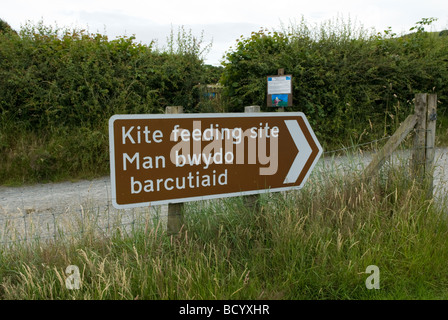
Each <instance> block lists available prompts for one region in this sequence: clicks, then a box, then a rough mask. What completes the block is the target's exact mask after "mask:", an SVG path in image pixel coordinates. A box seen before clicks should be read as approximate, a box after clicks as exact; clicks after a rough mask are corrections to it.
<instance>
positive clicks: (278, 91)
mask: <svg viewBox="0 0 448 320" xmlns="http://www.w3.org/2000/svg"><path fill="white" fill-rule="evenodd" d="M267 86H268V88H267V91H268V94H267V97H268V98H267V106H268V107H278V108H283V107H291V106H292V75H277V76H268V77H267Z"/></svg>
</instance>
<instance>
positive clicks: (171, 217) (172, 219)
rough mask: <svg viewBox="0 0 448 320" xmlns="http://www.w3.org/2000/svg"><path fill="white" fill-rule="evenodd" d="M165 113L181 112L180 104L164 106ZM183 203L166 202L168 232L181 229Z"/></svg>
mask: <svg viewBox="0 0 448 320" xmlns="http://www.w3.org/2000/svg"><path fill="white" fill-rule="evenodd" d="M165 113H166V114H178V113H183V107H182V106H175V107H166V109H165ZM183 211H184V203H182V202H181V203H169V204H168V220H167V224H166V229H167V232H168V234H170V235H172V234H177V233H179V231H180V230H181V229H182V226H183V225H184V216H183Z"/></svg>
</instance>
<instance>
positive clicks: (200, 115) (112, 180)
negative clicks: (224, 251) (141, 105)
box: [109, 112, 323, 209]
mask: <svg viewBox="0 0 448 320" xmlns="http://www.w3.org/2000/svg"><path fill="white" fill-rule="evenodd" d="M287 116H291V117H301V118H302V119H303V121H304V122H305V125H306V126H307V128H308V131H309V132H310V134H311V136H312V138H313V140H314V142H315V143H316V146H317V148H318V149H319V151H318V154H317V156H316V158H315V160H314V161H313V163H312V164H311V167H310V168H309V170H308V172H307V174H306V175H305V177H304V178H303V180H302V183H301V184H300V185H299V186H291V187H281V188H273V189H261V190H252V191H241V192H231V193H220V194H213V195H207V196H196V197H186V198H179V199H169V200H160V201H153V202H139V203H132V204H126V205H121V204H118V203H117V190H116V186H115V183H116V177H115V157H114V155H115V145H114V122H115V120H132V119H188V118H195V119H200V118H259V117H268V118H272V117H287ZM322 152H323V150H322V146H321V145H320V143H319V141H318V140H317V138H316V135H315V134H314V131H313V130H312V129H311V126H310V124H309V122H308V119H307V118H306V116H305V114H304V113H303V112H281V113H274V112H259V113H178V114H118V115H113V116H112V117H110V119H109V159H110V161H109V162H110V184H111V198H112V205H113V206H114V207H115V208H116V209H131V208H138V207H148V206H149V205H151V206H156V205H163V204H170V203H179V202H190V201H201V200H209V199H219V198H229V197H238V196H248V195H253V194H262V193H268V192H281V191H288V190H299V189H301V188H303V185H304V184H305V182H306V181H307V180H308V177H309V175H310V174H311V171H313V169H314V166H315V165H316V163H317V161H318V160H319V158H320V156H321V155H322Z"/></svg>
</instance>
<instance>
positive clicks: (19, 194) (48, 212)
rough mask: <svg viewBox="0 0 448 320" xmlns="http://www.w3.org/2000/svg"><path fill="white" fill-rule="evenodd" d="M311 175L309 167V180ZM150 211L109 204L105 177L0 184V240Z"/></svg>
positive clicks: (324, 164) (128, 219) (442, 187)
mask: <svg viewBox="0 0 448 320" xmlns="http://www.w3.org/2000/svg"><path fill="white" fill-rule="evenodd" d="M392 158H405V159H408V158H409V152H406V151H400V152H396V153H395V154H394V157H392ZM370 159H371V156H370V155H368V154H367V155H366V154H362V155H357V156H350V157H325V158H321V159H320V160H319V162H318V164H317V165H316V167H315V169H314V171H316V173H317V172H320V173H325V172H328V171H331V172H335V171H340V172H341V173H342V174H343V173H345V172H349V171H352V170H354V169H355V170H357V169H361V168H362V167H363V166H365V165H366V164H367V163H368V162H369V161H370ZM435 160H436V166H435V173H434V186H435V187H434V195H435V199H436V201H439V202H440V203H441V204H442V205H443V206H445V202H446V200H447V194H448V187H447V186H448V183H447V182H448V149H447V148H438V149H436V155H435ZM313 175H314V172H313V173H312V175H311V177H310V180H312V179H313ZM320 176H322V175H320ZM155 216H157V217H159V218H162V220H163V219H164V218H166V206H159V207H153V208H136V209H129V210H117V209H115V208H113V206H112V204H111V195H110V179H109V177H102V178H99V179H95V180H91V181H86V180H83V181H77V182H61V183H48V184H35V185H31V186H22V187H5V186H0V243H5V242H10V241H16V240H22V239H27V238H28V239H29V238H32V237H43V238H53V237H55V234H56V232H59V233H60V232H61V231H62V232H67V230H78V231H79V230H83V229H85V228H86V226H87V225H88V224H89V222H88V221H86V219H87V220H88V219H90V220H92V219H94V220H95V221H94V223H95V225H96V227H98V228H99V229H100V230H106V229H108V228H109V230H110V226H111V225H112V224H113V223H114V224H115V225H121V226H132V225H134V224H135V222H136V221H137V220H138V219H141V218H142V217H143V218H148V217H149V218H151V217H155ZM92 217H93V218H92ZM78 231H76V232H78Z"/></svg>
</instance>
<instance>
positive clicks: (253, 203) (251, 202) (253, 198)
mask: <svg viewBox="0 0 448 320" xmlns="http://www.w3.org/2000/svg"><path fill="white" fill-rule="evenodd" d="M244 112H245V113H254V112H260V106H247V107H244ZM259 199H260V196H259V195H258V194H251V195H248V196H245V197H244V205H245V206H246V207H247V208H249V209H251V210H257V211H258V209H259V206H258V203H259V201H258V200H259Z"/></svg>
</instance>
